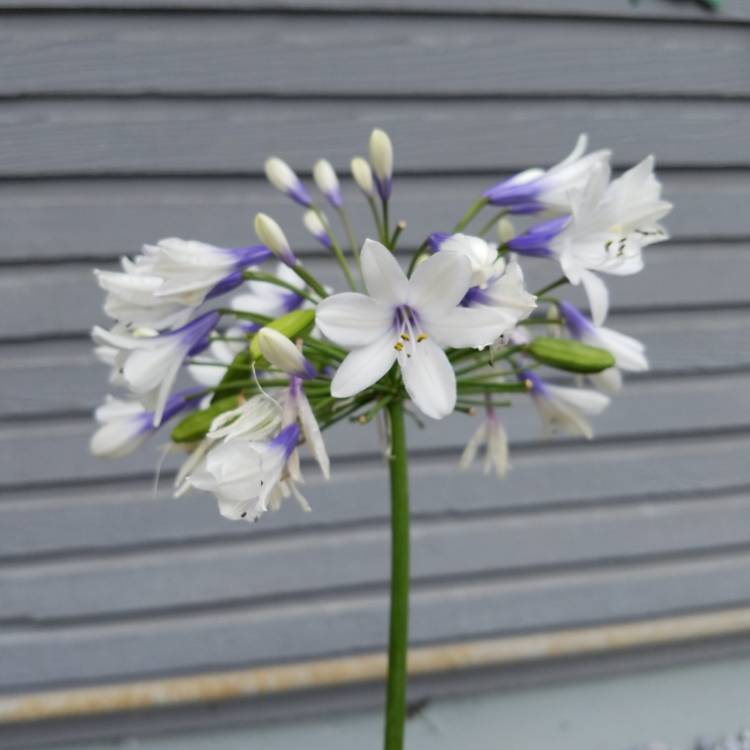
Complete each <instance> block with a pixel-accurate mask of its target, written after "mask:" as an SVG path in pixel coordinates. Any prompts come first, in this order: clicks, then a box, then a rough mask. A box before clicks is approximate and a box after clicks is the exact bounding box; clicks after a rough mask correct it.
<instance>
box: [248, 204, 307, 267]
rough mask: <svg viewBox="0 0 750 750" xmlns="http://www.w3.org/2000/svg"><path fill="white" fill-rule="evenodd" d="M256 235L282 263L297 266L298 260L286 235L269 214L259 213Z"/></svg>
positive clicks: (256, 218)
mask: <svg viewBox="0 0 750 750" xmlns="http://www.w3.org/2000/svg"><path fill="white" fill-rule="evenodd" d="M255 234H257V235H258V239H259V240H260V241H261V242H262V243H263V244H264V245H266V246H267V247H268V248H269V250H270V251H271V252H272V253H273V254H274V255H275V256H276V257H277V258H278V259H279V260H280V261H282V262H283V263H286V264H287V265H288V266H296V265H297V258H295V256H294V253H293V252H292V250H291V248H290V247H289V241H288V240H287V238H286V235H285V234H284V232H283V230H282V229H281V227H280V226H279V225H278V223H277V222H275V221H274V220H273V219H272V218H271V217H270V216H268V214H263V213H259V214H257V215H256V216H255Z"/></svg>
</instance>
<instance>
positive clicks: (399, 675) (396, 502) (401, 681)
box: [383, 399, 409, 750]
mask: <svg viewBox="0 0 750 750" xmlns="http://www.w3.org/2000/svg"><path fill="white" fill-rule="evenodd" d="M388 414H389V416H390V423H391V454H390V458H389V468H390V474H391V624H390V634H389V640H388V686H387V691H386V707H385V741H384V745H383V746H384V748H385V750H402V748H403V746H404V722H405V720H406V655H407V650H408V642H409V474H408V465H407V455H406V430H405V427H404V405H403V402H402V401H401V400H400V399H395V400H394V401H391V402H390V403H389V404H388Z"/></svg>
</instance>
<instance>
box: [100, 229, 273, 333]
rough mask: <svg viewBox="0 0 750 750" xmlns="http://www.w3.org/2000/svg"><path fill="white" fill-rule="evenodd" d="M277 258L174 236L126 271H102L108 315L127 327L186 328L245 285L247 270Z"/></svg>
mask: <svg viewBox="0 0 750 750" xmlns="http://www.w3.org/2000/svg"><path fill="white" fill-rule="evenodd" d="M270 257H271V253H270V251H269V249H268V248H267V247H264V246H263V245H254V246H252V247H240V248H222V247H216V246H214V245H208V244H206V243H204V242H197V241H195V240H182V239H179V238H176V237H170V238H167V239H163V240H160V241H159V242H158V243H157V244H156V245H144V247H143V251H142V253H141V254H140V255H138V256H136V258H135V259H134V260H132V261H131V260H129V259H127V258H124V259H123V261H122V267H123V270H122V271H119V272H118V271H101V270H96V271H95V272H94V273H95V274H96V278H97V281H98V283H99V286H100V287H101V288H102V289H104V290H105V291H107V293H108V294H107V298H106V300H105V303H104V311H105V313H107V315H109V316H110V317H112V318H114V319H115V320H117V321H119V322H121V323H124V324H126V325H135V326H147V327H150V328H155V329H157V330H161V329H163V328H167V327H171V326H173V325H182V324H184V323H185V322H187V320H189V318H190V316H191V314H192V313H193V312H194V310H195V309H196V308H197V307H198V306H199V305H201V304H203V302H205V301H206V300H207V299H210V298H212V297H217V296H220V295H221V294H225V293H226V292H228V291H231V290H232V289H233V288H235V287H237V286H239V285H240V284H241V283H242V271H243V269H245V268H247V267H249V266H254V265H258V264H260V263H263V262H264V261H266V260H267V259H268V258H270Z"/></svg>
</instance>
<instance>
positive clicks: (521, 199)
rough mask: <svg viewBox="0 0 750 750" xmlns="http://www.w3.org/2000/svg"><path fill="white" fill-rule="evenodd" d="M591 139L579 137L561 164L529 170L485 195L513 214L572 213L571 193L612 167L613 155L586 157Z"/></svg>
mask: <svg viewBox="0 0 750 750" xmlns="http://www.w3.org/2000/svg"><path fill="white" fill-rule="evenodd" d="M587 146H588V136H586V135H585V134H581V135H580V136H578V141H577V142H576V145H575V148H574V149H573V150H572V151H571V152H570V154H568V156H567V157H565V159H563V160H562V161H561V162H560V163H559V164H556V165H555V166H554V167H550V168H549V169H547V170H546V171H545V170H544V169H539V168H533V169H526V170H524V171H523V172H519V173H518V174H516V175H514V176H513V177H510V178H509V179H507V180H503V181H502V182H499V183H497V184H496V185H493V187H491V188H489V189H488V190H486V191H485V192H484V193H483V195H484V197H485V198H487V200H488V201H489V202H490V203H491V204H493V205H495V206H505V207H507V208H508V210H509V211H511V212H513V213H533V212H536V211H543V210H545V209H552V210H554V211H570V209H571V205H570V193H571V191H572V190H576V189H580V188H582V187H583V186H584V185H585V184H586V182H587V181H588V178H589V175H590V173H591V171H592V170H593V169H597V168H602V167H605V168H608V165H609V157H610V152H609V151H607V150H602V151H594V152H593V153H590V154H586V153H585V152H586V147H587Z"/></svg>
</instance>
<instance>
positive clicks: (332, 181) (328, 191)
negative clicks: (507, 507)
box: [313, 159, 344, 209]
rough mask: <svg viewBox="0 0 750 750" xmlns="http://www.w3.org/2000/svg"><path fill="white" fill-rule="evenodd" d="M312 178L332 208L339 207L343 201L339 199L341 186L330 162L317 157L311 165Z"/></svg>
mask: <svg viewBox="0 0 750 750" xmlns="http://www.w3.org/2000/svg"><path fill="white" fill-rule="evenodd" d="M313 179H314V180H315V184H316V185H317V186H318V190H320V192H321V193H323V195H324V196H325V198H326V200H327V201H328V202H329V203H330V204H331V205H332V206H333V207H334V208H337V209H338V208H341V206H342V205H343V203H344V202H343V201H342V199H341V186H340V185H339V178H338V177H337V176H336V170H335V169H334V168H333V166H332V165H331V162H329V161H328V160H327V159H318V161H316V162H315V165H314V166H313Z"/></svg>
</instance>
